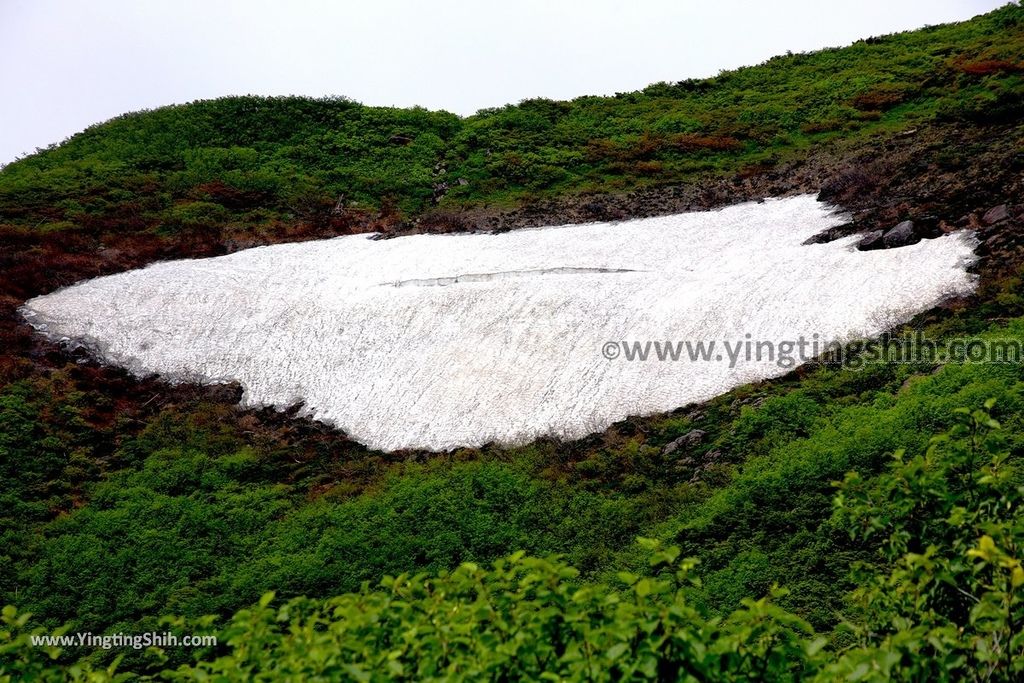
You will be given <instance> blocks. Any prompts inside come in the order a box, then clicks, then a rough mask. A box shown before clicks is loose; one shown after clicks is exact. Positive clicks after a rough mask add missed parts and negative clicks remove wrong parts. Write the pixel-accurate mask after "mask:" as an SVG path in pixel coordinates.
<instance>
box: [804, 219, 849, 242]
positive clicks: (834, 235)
mask: <svg viewBox="0 0 1024 683" xmlns="http://www.w3.org/2000/svg"><path fill="white" fill-rule="evenodd" d="M860 229H861V228H860V226H859V225H857V223H843V224H842V225H837V226H836V227H834V228H829V229H828V230H823V231H821V232H819V233H818V234H817V235H814V236H812V237H808V238H807V239H806V240H804V242H803V243H804V244H826V243H828V242H834V241H835V240H838V239H841V238H843V237H848V236H849V235H855V234H857V233H858V232H859V231H860Z"/></svg>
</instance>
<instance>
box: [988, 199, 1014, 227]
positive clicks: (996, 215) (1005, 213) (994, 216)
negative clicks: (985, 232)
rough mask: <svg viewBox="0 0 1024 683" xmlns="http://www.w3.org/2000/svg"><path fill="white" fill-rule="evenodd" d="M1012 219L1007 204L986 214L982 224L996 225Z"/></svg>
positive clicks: (996, 207) (993, 208)
mask: <svg viewBox="0 0 1024 683" xmlns="http://www.w3.org/2000/svg"><path fill="white" fill-rule="evenodd" d="M1009 217H1010V211H1009V209H1007V208H1006V204H1000V205H999V206H995V207H992V208H991V209H989V210H988V211H986V212H985V215H984V216H982V217H981V222H982V223H984V224H985V225H995V224H996V223H999V222H1000V221H1005V220H1006V219H1007V218H1009Z"/></svg>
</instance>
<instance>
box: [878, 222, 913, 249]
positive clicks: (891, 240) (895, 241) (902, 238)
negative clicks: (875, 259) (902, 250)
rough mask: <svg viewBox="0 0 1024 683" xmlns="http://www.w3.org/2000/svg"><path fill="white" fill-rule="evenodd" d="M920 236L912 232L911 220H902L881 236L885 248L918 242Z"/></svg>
mask: <svg viewBox="0 0 1024 683" xmlns="http://www.w3.org/2000/svg"><path fill="white" fill-rule="evenodd" d="M920 241H921V238H920V237H919V236H918V235H917V234H916V233H915V232H914V222H913V221H903V222H902V223H898V224H897V225H896V226H895V227H894V228H892V229H891V230H888V231H887V232H886V233H885V236H884V237H883V238H882V244H884V245H885V248H886V249H893V248H895V247H905V246H906V245H908V244H913V243H915V242H920Z"/></svg>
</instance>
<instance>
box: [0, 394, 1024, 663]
mask: <svg viewBox="0 0 1024 683" xmlns="http://www.w3.org/2000/svg"><path fill="white" fill-rule="evenodd" d="M993 404H994V401H992V400H989V401H986V402H985V407H986V408H991V407H992V406H993ZM957 412H958V413H959V414H960V415H961V416H962V418H963V419H962V420H961V421H960V422H959V423H958V424H956V425H955V426H954V427H953V428H952V429H951V430H950V431H949V432H948V433H947V434H945V435H943V436H940V437H936V438H933V439H932V440H931V442H930V444H929V446H928V448H927V450H926V451H925V452H924V453H923V454H919V455H916V456H913V457H910V456H907V455H906V454H905V452H904V451H902V450H899V451H897V452H896V453H895V454H894V457H893V459H892V461H891V462H890V464H889V465H888V467H887V468H886V471H885V473H884V474H882V475H881V476H879V477H876V478H873V481H871V482H870V483H869V482H868V481H866V480H865V479H863V478H861V477H860V476H859V475H858V474H856V473H850V474H848V475H847V476H846V478H845V481H844V482H842V485H841V490H840V493H839V495H838V496H837V497H836V499H835V507H836V513H835V519H836V523H837V525H838V526H841V527H844V528H847V529H849V532H850V534H851V536H854V537H860V538H862V539H863V540H870V539H872V538H873V537H881V539H882V541H883V543H882V544H881V546H880V548H881V550H880V555H881V563H880V566H878V567H876V566H874V565H865V566H863V567H862V568H861V569H860V572H861V574H862V575H861V576H860V577H859V578H860V581H861V584H860V587H859V588H858V589H857V590H856V592H855V593H854V600H853V604H854V605H855V608H856V611H855V615H854V617H853V618H852V619H851V621H850V622H848V623H847V624H846V625H845V628H847V629H849V630H850V631H851V633H852V638H851V642H850V644H849V645H848V646H846V647H842V648H837V649H835V650H830V649H828V641H827V640H826V639H825V638H822V637H818V636H816V635H815V634H814V631H813V629H812V627H811V626H810V624H808V623H806V622H805V621H803V620H802V619H800V618H798V617H796V616H794V615H792V614H790V613H787V612H786V611H785V610H783V609H780V608H779V607H778V606H777V605H776V604H774V599H775V598H778V597H782V596H785V595H786V591H784V590H781V589H778V588H771V589H770V591H769V592H770V595H769V596H767V597H764V598H762V599H759V600H754V599H750V598H747V599H744V600H743V602H742V605H741V606H740V607H739V608H738V609H736V610H735V611H733V612H732V613H731V614H729V615H728V616H726V617H725V618H716V617H713V616H711V615H709V614H708V613H707V611H706V610H703V609H701V608H700V607H697V606H695V605H694V604H693V602H692V599H691V596H692V593H693V591H694V589H695V588H699V587H700V583H701V582H700V579H699V578H698V575H697V573H696V572H695V567H696V562H695V561H694V560H691V559H687V560H683V561H682V562H679V561H678V558H679V556H680V549H679V548H678V547H676V546H669V547H664V548H662V547H660V546H661V544H660V543H659V542H658V541H654V540H649V539H647V540H642V545H643V547H644V549H645V556H646V557H647V558H648V565H649V567H648V568H646V569H645V570H644V571H643V572H642V573H641V572H638V573H631V572H626V571H623V572H619V573H618V574H617V576H616V582H615V584H613V585H606V584H585V583H580V581H579V572H578V570H576V569H574V568H572V567H571V566H568V565H566V564H564V563H563V562H561V561H559V560H558V559H548V560H542V559H536V558H529V557H524V553H523V552H517V553H515V554H513V555H511V556H508V557H506V558H504V559H499V560H497V561H496V562H495V563H494V564H493V568H491V569H484V568H481V567H480V566H479V565H477V564H474V563H470V562H466V563H462V564H461V565H460V566H459V567H458V568H457V569H456V570H454V571H453V572H451V573H447V572H442V573H440V574H438V575H433V576H431V575H427V574H415V575H412V574H400V575H398V576H397V577H385V578H384V579H383V580H382V581H381V582H380V584H379V585H378V586H376V587H374V588H371V587H370V584H369V583H366V584H364V585H363V587H362V588H361V590H359V591H358V592H354V593H348V594H345V595H341V596H338V597H335V598H331V599H328V600H310V599H308V598H296V599H293V600H290V601H288V602H286V603H285V604H283V605H281V606H279V607H272V606H271V603H272V602H273V601H274V595H273V593H267V594H266V595H264V596H263V597H262V598H261V599H260V601H259V603H258V605H255V606H253V607H252V608H250V609H246V610H242V611H240V612H238V613H237V614H235V616H234V617H233V618H232V620H231V621H230V623H228V624H227V625H225V626H223V627H221V628H220V629H219V630H216V635H218V646H217V648H207V650H206V651H202V652H201V653H200V655H199V657H198V661H197V662H196V663H194V664H184V665H181V666H179V667H177V668H165V669H163V670H162V671H160V672H159V673H158V674H156V677H157V678H159V679H161V680H163V679H166V680H182V681H185V680H198V681H204V680H263V681H279V680H313V679H315V680H356V681H370V680H417V681H425V680H544V679H546V680H564V681H603V680H668V681H672V680H685V681H762V680H778V681H782V680H821V681H832V680H837V679H843V680H851V681H890V680H905V681H919V680H928V681H937V680H950V679H955V680H979V681H980V680H985V681H1014V680H1018V679H1019V677H1020V676H1021V675H1022V673H1024V566H1022V564H1021V549H1022V547H1024V514H1022V510H1021V503H1022V501H1024V476H1022V472H1021V470H1020V469H1019V468H1018V467H1017V465H1019V462H1018V461H1019V458H1014V457H1012V456H1011V455H1010V453H1009V451H1008V450H1007V448H1006V444H1005V441H1004V440H1003V439H1002V438H1001V435H1000V434H999V428H1000V425H999V423H998V422H996V421H995V420H993V419H992V418H991V417H990V416H989V414H988V413H986V412H985V411H983V410H975V411H973V412H972V411H970V410H967V409H962V410H959V411H957ZM3 620H4V622H5V624H6V628H7V629H8V630H7V631H5V632H4V633H3V635H2V636H0V675H7V676H10V677H12V679H13V680H29V679H32V680H53V681H61V680H76V679H79V678H81V677H83V676H85V675H87V674H88V672H89V671H90V669H92V666H91V665H90V664H89V663H88V662H83V663H81V664H79V665H76V666H75V667H71V668H68V669H58V668H55V667H53V666H51V665H49V664H47V661H46V660H47V657H48V656H50V655H51V654H52V655H53V656H56V655H58V651H57V649H56V648H51V649H49V650H48V649H46V648H41V647H35V648H32V647H30V646H29V638H30V637H31V635H33V634H32V633H28V632H27V629H26V628H25V625H26V623H27V622H26V621H25V620H24V618H23V616H22V615H19V614H18V613H17V612H16V611H14V610H13V609H11V608H8V609H7V610H5V612H4V615H3ZM165 624H168V625H170V626H171V627H173V628H175V629H177V630H178V631H179V632H181V631H191V632H192V633H201V632H208V631H210V630H211V628H212V624H211V622H210V621H209V620H207V619H203V620H193V621H191V622H190V621H188V620H181V619H173V618H172V619H169V620H167V621H165ZM41 633H42V630H41V629H38V630H36V631H35V632H34V634H35V635H40V634H41ZM149 655H150V656H151V657H152V658H153V660H154V661H155V663H156V665H157V667H159V665H160V663H161V662H162V661H165V660H164V659H163V657H164V653H163V652H162V650H160V649H159V648H154V649H153V650H151V651H150V652H149ZM93 675H94V678H93V680H107V679H108V678H110V677H117V676H124V677H125V678H126V679H127V678H133V677H134V676H133V675H132V674H130V673H120V674H119V673H117V665H116V663H115V665H113V666H111V667H106V668H104V669H101V670H99V671H96V672H94V673H93Z"/></svg>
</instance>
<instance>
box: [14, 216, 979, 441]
mask: <svg viewBox="0 0 1024 683" xmlns="http://www.w3.org/2000/svg"><path fill="white" fill-rule="evenodd" d="M842 221H843V217H841V216H838V215H836V214H835V213H833V212H832V211H831V210H830V209H829V207H827V206H824V205H822V204H819V203H818V202H816V201H815V200H814V199H813V198H812V197H797V198H792V199H784V200H771V201H767V202H764V203H761V204H757V203H750V204H743V205H739V206H734V207H731V208H727V209H722V210H720V211H712V212H702V213H687V214H680V215H675V216H664V217H659V218H646V219H640V220H632V221H626V222H620V223H596V224H590V225H577V226H563V227H552V228H542V229H535V230H519V231H515V232H510V233H505V234H500V235H489V234H474V235H450V236H447V235H446V236H426V235H420V236H412V237H402V238H398V239H392V240H371V239H368V238H367V237H366V236H351V237H340V238H337V239H332V240H325V241H318V242H306V243H301V244H287V245H278V246H272V247H263V248H258V249H249V250H246V251H241V252H238V253H235V254H231V255H229V256H222V257H218V258H210V259H203V260H187V261H174V262H167V263H158V264H155V265H152V266H149V267H147V268H143V269H141V270H137V271H132V272H127V273H123V274H120V275H113V276H110V277H102V278H97V279H95V280H89V281H86V282H82V283H80V284H77V285H75V286H73V287H68V288H66V289H63V290H60V291H58V292H55V293H53V294H49V295H46V296H42V297H38V298H35V299H32V300H31V301H29V302H27V304H26V306H25V309H24V312H25V314H26V316H27V317H28V318H29V320H30V321H31V322H32V323H33V324H34V325H36V326H37V328H38V329H40V330H41V331H43V332H45V333H46V334H48V335H50V336H51V337H53V338H62V337H67V338H70V339H75V340H82V341H84V342H86V343H89V344H91V345H93V346H94V347H95V348H96V349H97V351H98V352H99V353H100V354H102V356H103V357H105V358H106V359H107V360H108V361H110V362H112V363H115V364H119V365H122V366H126V367H128V368H130V369H132V370H133V371H135V372H139V373H148V372H156V373H161V374H163V375H165V376H167V377H170V378H172V379H175V380H201V381H211V382H215V381H225V380H237V381H238V382H240V383H241V384H242V386H244V388H245V395H244V399H243V400H244V402H245V404H247V405H252V406H254V405H275V406H279V407H285V406H289V405H293V404H294V403H296V402H299V401H303V402H304V403H305V411H306V414H310V415H312V416H314V417H315V418H316V419H319V420H324V421H326V422H330V423H332V424H334V425H336V426H337V427H339V428H341V429H344V430H345V431H347V432H348V433H350V434H351V435H352V436H353V437H354V438H355V439H358V440H359V441H361V442H363V443H366V444H368V445H370V446H373V447H376V448H381V449H388V450H391V449H398V448H406V447H418V448H427V449H433V450H443V449H449V448H453V447H456V446H463V445H479V444H483V443H487V442H490V441H498V442H504V443H515V442H524V441H528V440H530V439H532V438H535V437H539V436H543V435H557V436H563V437H579V436H582V435H585V434H587V433H590V432H593V431H596V430H600V429H602V428H604V427H606V426H608V425H609V424H611V423H612V422H614V421H616V420H619V419H621V418H623V417H626V416H628V415H637V414H649V413H655V412H660V411H666V410H670V409H672V408H676V407H679V406H683V405H686V404H687V403H690V402H693V401H699V400H704V399H708V398H710V397H713V396H715V395H717V394H720V393H723V392H725V391H726V390H728V389H729V388H731V387H733V386H736V385H738V384H741V383H745V382H749V381H753V380H758V379H762V378H765V377H769V376H775V375H779V374H782V373H783V372H785V369H784V368H782V367H780V366H779V364H778V363H776V362H772V361H770V360H767V359H762V361H761V362H757V361H749V362H745V361H743V360H742V359H741V361H740V362H739V363H738V364H736V365H735V367H730V363H729V362H727V361H721V362H716V361H714V360H712V361H709V362H701V361H696V362H691V361H689V360H688V359H687V360H680V361H675V362H673V361H670V360H669V361H658V360H656V359H653V360H648V361H646V362H641V361H636V360H634V361H628V360H625V358H624V357H623V356H621V355H620V357H619V358H618V359H615V360H608V359H607V358H606V357H605V352H604V348H605V344H606V343H608V342H621V341H626V342H633V341H639V342H644V341H648V340H659V341H693V342H696V341H705V342H713V343H715V344H718V345H719V346H718V347H717V350H721V349H722V346H721V345H722V344H723V343H724V342H727V341H728V342H733V343H735V342H739V341H742V340H744V339H750V340H753V341H765V340H767V341H774V342H781V341H785V340H795V339H797V338H799V337H800V336H804V337H805V338H807V339H811V338H812V336H813V335H815V334H816V335H818V338H819V339H820V340H822V341H828V340H850V339H852V338H856V337H861V336H869V335H877V334H879V333H880V332H882V331H884V330H885V329H886V328H888V327H890V326H892V325H894V324H897V323H898V322H902V321H905V320H907V319H909V318H910V317H912V316H913V315H914V314H915V313H917V312H920V311H922V310H925V309H928V308H930V307H932V306H934V305H935V304H937V303H939V302H940V301H941V300H942V299H944V298H946V297H948V296H951V295H957V294H965V293H968V292H970V291H971V289H972V287H973V286H974V280H973V277H972V276H971V275H969V274H968V273H967V271H966V268H967V266H968V265H969V263H970V262H971V259H972V248H973V245H974V243H973V241H972V238H971V237H970V236H969V235H966V234H952V235H947V236H944V237H941V238H938V239H933V240H925V241H922V242H920V243H918V244H916V245H913V246H908V247H903V248H900V249H890V250H882V251H870V252H860V251H857V250H856V249H855V248H854V245H855V243H856V241H857V240H858V239H859V238H858V237H850V238H845V239H841V240H838V241H835V242H831V243H829V244H818V245H807V246H805V245H802V244H801V243H802V242H804V240H806V239H807V238H808V237H810V236H811V235H813V234H815V233H817V232H819V231H821V230H824V229H826V228H828V227H831V226H834V225H837V224H839V223H841V222H842ZM746 335H750V336H749V337H747V336H746ZM723 355H724V354H723ZM684 357H685V354H684Z"/></svg>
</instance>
